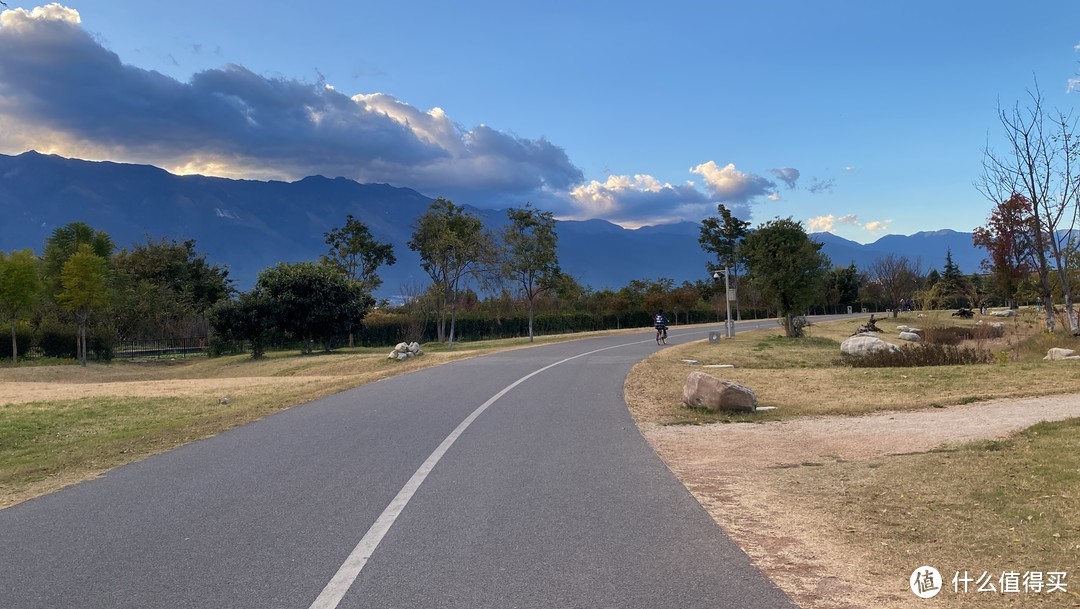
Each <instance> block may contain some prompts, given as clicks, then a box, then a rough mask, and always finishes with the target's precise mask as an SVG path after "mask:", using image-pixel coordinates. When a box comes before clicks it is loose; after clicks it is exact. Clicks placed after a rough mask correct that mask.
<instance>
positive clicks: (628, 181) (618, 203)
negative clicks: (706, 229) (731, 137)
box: [560, 174, 712, 228]
mask: <svg viewBox="0 0 1080 609" xmlns="http://www.w3.org/2000/svg"><path fill="white" fill-rule="evenodd" d="M569 194H570V199H571V204H572V207H571V208H570V209H568V210H566V211H565V212H564V213H561V214H560V217H561V218H563V219H585V218H605V219H607V220H611V221H612V222H616V223H618V224H621V225H623V226H626V227H628V228H636V227H638V226H644V225H647V224H663V223H668V222H678V221H683V220H689V221H693V222H697V221H699V220H701V218H703V217H705V216H706V215H708V213H709V211H710V208H711V207H712V204H711V202H710V201H709V200H708V199H707V197H705V195H704V194H702V193H701V192H700V191H698V190H697V189H696V188H694V186H693V184H690V183H687V184H686V185H682V186H675V185H672V184H669V183H667V182H661V181H660V180H658V179H656V178H655V177H653V176H651V175H647V174H637V175H634V176H619V175H612V176H608V178H607V180H605V181H603V182H598V181H596V180H592V181H590V182H589V183H587V184H581V185H579V186H576V187H574V188H572V189H571V190H570V193H569Z"/></svg>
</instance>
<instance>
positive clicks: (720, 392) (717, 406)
mask: <svg viewBox="0 0 1080 609" xmlns="http://www.w3.org/2000/svg"><path fill="white" fill-rule="evenodd" d="M683 403H684V404H686V405H687V406H689V407H691V408H707V409H709V410H711V411H713V412H716V411H718V410H736V411H742V412H754V411H755V410H757V395H755V394H754V390H753V389H750V388H749V387H746V386H744V385H740V384H738V383H733V382H731V381H723V380H720V379H718V378H716V377H715V376H710V375H708V374H705V373H704V372H700V371H696V370H695V371H694V372H691V373H690V376H688V377H687V378H686V384H685V385H683Z"/></svg>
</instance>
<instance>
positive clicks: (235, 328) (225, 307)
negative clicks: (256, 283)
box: [209, 289, 274, 359]
mask: <svg viewBox="0 0 1080 609" xmlns="http://www.w3.org/2000/svg"><path fill="white" fill-rule="evenodd" d="M209 321H210V327H211V328H212V329H213V330H214V334H215V335H216V337H217V338H220V339H225V340H234V341H248V343H250V344H251V357H252V359H259V358H261V357H262V356H263V354H264V353H265V352H266V338H267V336H269V334H270V332H271V330H272V329H273V324H274V320H273V319H272V314H271V310H270V305H269V303H268V302H267V299H266V297H265V296H264V295H263V293H262V292H261V291H259V290H258V289H253V290H251V291H249V292H243V293H241V294H240V295H239V296H238V297H237V298H235V299H232V298H229V299H226V300H221V301H219V302H218V303H217V304H215V305H214V306H213V307H212V308H211V309H210V311H209Z"/></svg>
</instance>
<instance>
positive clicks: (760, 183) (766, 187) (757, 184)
mask: <svg viewBox="0 0 1080 609" xmlns="http://www.w3.org/2000/svg"><path fill="white" fill-rule="evenodd" d="M690 173H696V174H698V175H700V176H702V177H703V178H704V179H705V186H706V188H708V189H709V191H710V192H711V193H712V194H713V196H715V197H716V198H717V199H719V200H720V201H728V202H734V203H749V202H750V201H751V200H753V199H755V198H757V197H760V196H768V195H770V194H774V193H775V191H776V185H775V184H773V183H772V182H770V181H769V180H767V179H765V178H763V177H761V176H759V175H754V174H752V173H743V172H741V171H739V170H738V169H736V168H735V164H734V163H728V164H727V165H726V166H724V167H720V166H719V165H717V164H716V163H715V162H714V161H708V162H706V163H702V164H701V165H698V166H697V167H694V168H692V169H691V170H690Z"/></svg>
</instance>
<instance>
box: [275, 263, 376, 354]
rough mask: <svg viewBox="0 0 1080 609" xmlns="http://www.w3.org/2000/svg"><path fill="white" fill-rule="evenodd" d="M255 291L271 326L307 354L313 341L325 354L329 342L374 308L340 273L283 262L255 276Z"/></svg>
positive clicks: (365, 296)
mask: <svg viewBox="0 0 1080 609" xmlns="http://www.w3.org/2000/svg"><path fill="white" fill-rule="evenodd" d="M256 287H257V288H258V290H259V291H260V292H261V293H262V294H264V295H265V298H266V301H267V307H268V310H269V312H270V318H271V319H272V320H273V323H274V325H275V326H276V327H278V328H280V329H281V330H284V331H286V332H289V333H291V334H292V335H293V336H295V337H297V338H299V339H301V340H303V341H304V352H305V353H307V354H310V353H312V351H313V350H314V345H315V341H316V339H318V340H321V341H322V342H323V348H324V350H325V351H329V350H330V346H331V345H330V340H331V339H332V338H333V337H334V336H340V335H344V334H348V333H349V332H352V331H353V330H354V329H355V328H356V326H357V325H359V323H360V320H361V319H363V317H364V314H365V313H366V312H367V309H368V308H369V307H370V306H371V305H372V304H374V300H372V298H371V296H369V295H367V294H364V293H363V292H361V290H360V286H359V285H358V284H357V283H356V282H355V281H353V280H351V279H349V277H348V276H346V275H345V273H343V272H342V271H341V269H338V268H335V267H332V266H328V265H325V264H314V263H310V262H300V263H294V264H290V263H284V262H283V263H280V264H278V265H276V266H273V267H271V268H269V269H266V270H264V271H263V272H261V273H259V278H258V280H257V281H256Z"/></svg>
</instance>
